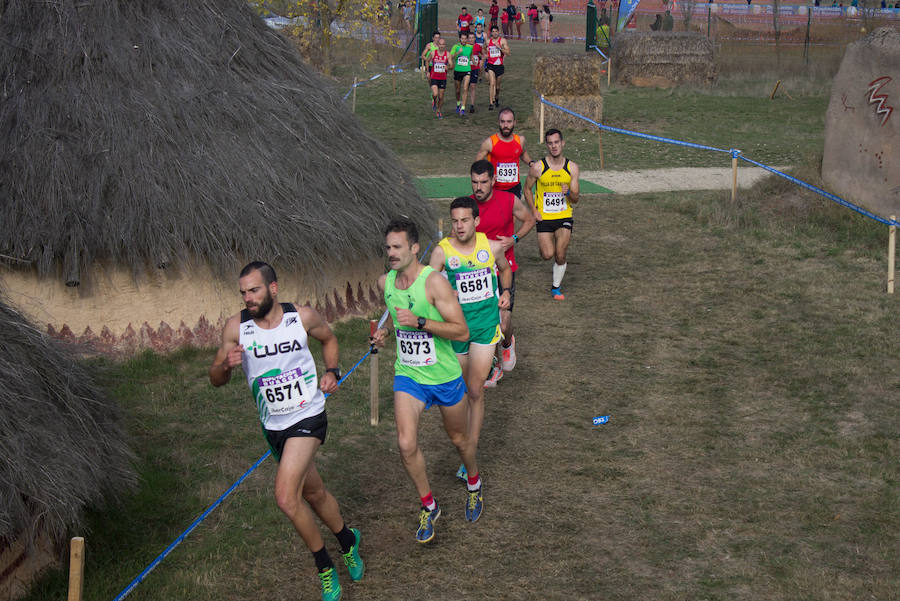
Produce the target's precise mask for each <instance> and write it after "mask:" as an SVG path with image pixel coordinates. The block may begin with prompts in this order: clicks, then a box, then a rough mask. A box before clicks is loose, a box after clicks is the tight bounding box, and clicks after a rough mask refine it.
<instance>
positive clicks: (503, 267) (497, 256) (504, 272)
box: [491, 240, 512, 309]
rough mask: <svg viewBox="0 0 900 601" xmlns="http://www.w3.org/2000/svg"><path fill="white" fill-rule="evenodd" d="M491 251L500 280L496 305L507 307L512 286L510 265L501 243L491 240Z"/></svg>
mask: <svg viewBox="0 0 900 601" xmlns="http://www.w3.org/2000/svg"><path fill="white" fill-rule="evenodd" d="M491 252H492V253H493V254H494V262H495V263H496V265H497V281H498V282H500V299H499V302H498V303H497V306H498V307H500V308H501V309H508V308H509V299H510V296H512V295H511V293H510V288H512V267H511V266H510V264H509V261H507V260H506V255H505V254H503V245H502V244H500V243H499V242H497V241H496V240H491Z"/></svg>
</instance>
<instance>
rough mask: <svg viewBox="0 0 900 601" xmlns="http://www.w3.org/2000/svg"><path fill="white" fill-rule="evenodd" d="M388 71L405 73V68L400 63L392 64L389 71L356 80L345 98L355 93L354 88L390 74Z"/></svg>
mask: <svg viewBox="0 0 900 601" xmlns="http://www.w3.org/2000/svg"><path fill="white" fill-rule="evenodd" d="M404 64H406V65H411V64H413V63H404ZM388 73H403V68H402V67H401V66H400V65H391V66H390V67H388V68H387V71H383V72H381V73H376V74H375V75H373V76H372V77H370V78H369V79H364V80H362V81H358V82H356V83H355V84H353V85H352V86H350V89H349V90H347V93H346V94H344V97H343V100H347V98H349V97H350V94H352V93H353V89H354V88H358V87H359V86H361V85H363V84H367V83H369V82H370V81H375V80H376V79H378V78H379V77H381V76H382V75H386V74H388Z"/></svg>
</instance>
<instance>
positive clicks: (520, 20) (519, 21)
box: [516, 8, 525, 40]
mask: <svg viewBox="0 0 900 601" xmlns="http://www.w3.org/2000/svg"><path fill="white" fill-rule="evenodd" d="M524 24H525V13H523V12H522V11H520V10H519V9H518V8H516V39H517V40H521V39H522V25H524Z"/></svg>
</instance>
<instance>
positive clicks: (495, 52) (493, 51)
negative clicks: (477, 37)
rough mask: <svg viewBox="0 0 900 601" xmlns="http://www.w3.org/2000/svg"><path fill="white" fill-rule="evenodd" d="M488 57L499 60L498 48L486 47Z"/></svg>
mask: <svg viewBox="0 0 900 601" xmlns="http://www.w3.org/2000/svg"><path fill="white" fill-rule="evenodd" d="M488 56H489V57H490V58H500V47H499V46H488Z"/></svg>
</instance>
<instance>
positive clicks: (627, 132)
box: [535, 46, 900, 226]
mask: <svg viewBox="0 0 900 601" xmlns="http://www.w3.org/2000/svg"><path fill="white" fill-rule="evenodd" d="M592 48H595V46H592ZM535 94H537V92H535ZM541 102H543V103H544V104H546V105H548V106H552V107H553V108H555V109H557V110H560V111H562V112H564V113H568V114H570V115H572V116H573V117H577V118H579V119H582V120H584V121H587V122H588V123H591V124H593V125H594V126H596V127H598V128H600V129H603V130H606V131H611V132H615V133H618V134H625V135H627V136H634V137H637V138H644V139H647V140H654V141H656V142H665V143H666V144H675V145H678V146H687V147H689V148H699V149H701V150H712V151H714V152H724V153H727V154H729V155H731V158H733V159H737V158H739V159H741V160H743V161H747V162H748V163H751V164H753V165H756V166H757V167H761V168H762V169H765V170H766V171H769V172H770V173H773V174H775V175H777V176H779V177H783V178H784V179H786V180H788V181H790V182H793V183H795V184H797V185H798V186H800V187H802V188H806V189H808V190H811V191H813V192H815V193H817V194H820V195H822V196H824V197H825V198H827V199H828V200H831V201H833V202H836V203H837V204H839V205H841V206H843V207H847V208H848V209H851V210H853V211H856V212H857V213H859V214H860V215H863V216H865V217H868V218H869V219H872V220H874V221H877V222H879V223H882V224H884V225H893V226H897V225H900V222H897V221H891V220H890V219H885V218H884V217H879V216H878V215H876V214H874V213H872V212H870V211H867V210H866V209H864V208H862V207H860V206H857V205H855V204H853V203H852V202H850V201H848V200H844V199H843V198H841V197H840V196H837V195H835V194H832V193H831V192H826V191H825V190H822V189H821V188H817V187H816V186H813V185H812V184H809V183H807V182H805V181H803V180H801V179H797V178H796V177H794V176H792V175H788V174H787V173H783V172H781V171H779V170H778V169H775V168H774V167H770V166H769V165H765V164H763V163H758V162H756V161H754V160H752V159H748V158H747V157H745V156H744V155H743V154H741V151H740V150H737V149H736V148H731V149H729V150H723V149H721V148H715V147H712V146H704V145H702V144H694V143H693V142H683V141H681V140H673V139H671V138H663V137H661V136H654V135H651V134H644V133H641V132H636V131H631V130H628V129H620V128H618V127H610V126H608V125H603V124H602V123H597V122H596V121H594V120H592V119H589V118H588V117H585V116H584V115H580V114H578V113H576V112H574V111H571V110H569V109H567V108H566V107H564V106H560V105H558V104H556V103H553V102H550V101H549V100H547V99H546V98H544V97H543V96H541Z"/></svg>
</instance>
